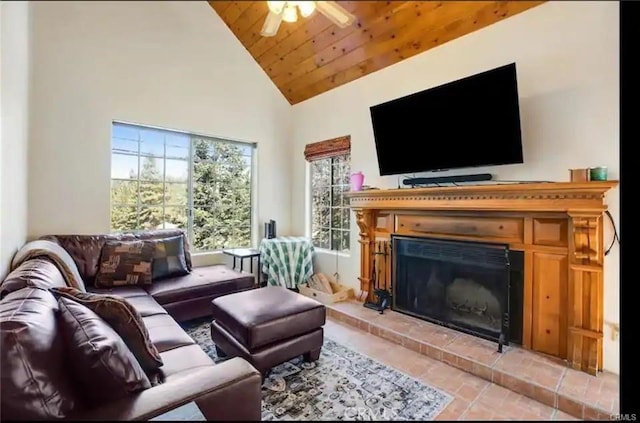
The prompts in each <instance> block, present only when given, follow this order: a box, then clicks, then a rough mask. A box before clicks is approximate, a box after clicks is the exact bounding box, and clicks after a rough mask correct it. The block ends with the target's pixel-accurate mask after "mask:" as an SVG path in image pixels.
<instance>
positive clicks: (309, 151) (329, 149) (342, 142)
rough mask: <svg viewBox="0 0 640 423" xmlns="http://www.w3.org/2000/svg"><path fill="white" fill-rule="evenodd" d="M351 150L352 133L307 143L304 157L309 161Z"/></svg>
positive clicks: (346, 152)
mask: <svg viewBox="0 0 640 423" xmlns="http://www.w3.org/2000/svg"><path fill="white" fill-rule="evenodd" d="M350 152H351V135H346V136H344V137H337V138H331V139H328V140H324V141H318V142H314V143H311V144H307V145H306V146H305V147H304V158H305V159H306V160H307V161H312V160H319V159H326V158H327V157H334V156H340V155H343V154H348V153H350Z"/></svg>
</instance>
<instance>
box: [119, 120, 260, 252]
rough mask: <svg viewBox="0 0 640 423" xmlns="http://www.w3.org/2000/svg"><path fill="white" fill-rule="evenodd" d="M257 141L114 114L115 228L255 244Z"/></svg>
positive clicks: (208, 242) (225, 244)
mask: <svg viewBox="0 0 640 423" xmlns="http://www.w3.org/2000/svg"><path fill="white" fill-rule="evenodd" d="M253 148H254V144H249V143H240V142H232V141H226V140H220V139H216V138H211V137H205V136H200V135H193V134H188V133H184V132H178V131H170V130H164V129H156V128H148V127H143V126H137V125H130V124H124V123H116V122H114V124H113V127H112V139H111V229H112V230H114V231H128V230H136V229H167V228H180V229H183V230H185V231H186V233H187V234H188V237H189V240H190V243H191V245H192V248H193V250H194V251H212V250H218V249H221V248H229V247H249V246H251V228H252V225H251V194H252V190H251V187H252V183H251V175H252V162H253V158H252V156H253Z"/></svg>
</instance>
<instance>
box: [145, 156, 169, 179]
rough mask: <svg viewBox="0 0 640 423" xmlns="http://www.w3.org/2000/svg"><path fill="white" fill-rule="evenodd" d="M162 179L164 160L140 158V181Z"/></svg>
mask: <svg viewBox="0 0 640 423" xmlns="http://www.w3.org/2000/svg"><path fill="white" fill-rule="evenodd" d="M163 178H164V160H163V159H154V158H152V157H141V158H140V180H141V181H162V180H163Z"/></svg>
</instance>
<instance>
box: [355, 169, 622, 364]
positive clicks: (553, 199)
mask: <svg viewBox="0 0 640 423" xmlns="http://www.w3.org/2000/svg"><path fill="white" fill-rule="evenodd" d="M616 185H617V182H616V181H605V182H583V183H575V182H573V183H564V182H549V183H517V184H493V185H472V186H454V187H432V188H407V189H393V190H367V191H359V192H351V193H348V194H347V196H348V198H349V199H350V205H351V208H352V209H353V210H354V211H355V215H356V222H357V224H358V227H359V229H360V233H359V235H360V239H359V243H360V278H359V279H360V288H361V290H362V291H363V292H364V293H366V297H367V299H368V300H373V292H372V290H371V288H372V287H371V284H372V270H373V269H375V268H377V269H381V268H382V269H384V272H386V274H385V275H384V277H383V278H380V277H377V278H376V279H377V281H385V283H386V286H385V288H386V289H388V290H389V291H390V292H392V293H393V294H394V296H393V297H392V308H393V309H394V310H395V311H398V312H401V313H404V314H409V315H412V316H414V317H418V318H420V319H424V320H429V321H432V322H435V323H438V324H442V325H445V326H448V327H452V328H455V329H457V330H462V331H464V332H467V333H472V334H474V335H476V336H481V337H483V338H487V339H492V340H496V341H497V340H499V339H500V338H502V341H504V342H508V341H513V342H516V343H521V344H522V346H523V347H524V348H526V349H531V350H534V351H539V352H543V353H546V354H550V355H552V356H555V357H559V358H561V359H565V360H567V361H568V363H569V364H570V365H571V367H573V368H576V369H580V370H583V371H586V372H588V373H591V374H596V373H597V371H598V370H601V369H602V332H603V305H602V300H603V281H602V272H603V234H602V232H603V231H602V223H603V212H604V210H606V204H605V202H604V198H605V193H606V192H607V191H608V190H609V189H611V188H613V187H615V186H616ZM380 242H389V243H391V245H392V251H393V254H391V255H388V256H383V257H384V260H388V263H384V264H383V265H380V263H378V264H377V266H376V264H374V260H380V255H376V254H374V249H375V247H374V246H375V245H376V243H380ZM483 247H484V252H481V250H480V249H481V248H483ZM456 249H457V250H456ZM447 252H448V255H449V257H446V255H447ZM398 254H399V255H400V262H398V261H397V259H398ZM443 254H444V255H443ZM403 256H405V257H404V259H402V257H403ZM394 257H395V260H394V259H393V258H394ZM478 257H481V258H480V260H476V259H477V258H478ZM513 266H515V267H513ZM517 266H520V268H517ZM518 278H520V279H521V282H519V281H518V280H517V279H518ZM427 304H429V306H426V305H427ZM434 304H439V305H438V306H434ZM512 304H513V305H514V307H515V308H518V310H517V311H516V310H515V309H514V310H513V311H512V310H511V308H512V307H511V305H512ZM505 319H506V320H505ZM518 338H519V339H518ZM518 341H520V342H518Z"/></svg>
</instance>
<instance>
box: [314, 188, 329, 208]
mask: <svg viewBox="0 0 640 423" xmlns="http://www.w3.org/2000/svg"><path fill="white" fill-rule="evenodd" d="M330 192H331V191H330V190H329V189H328V188H316V189H314V190H313V191H312V192H311V201H312V206H313V207H329V205H330Z"/></svg>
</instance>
